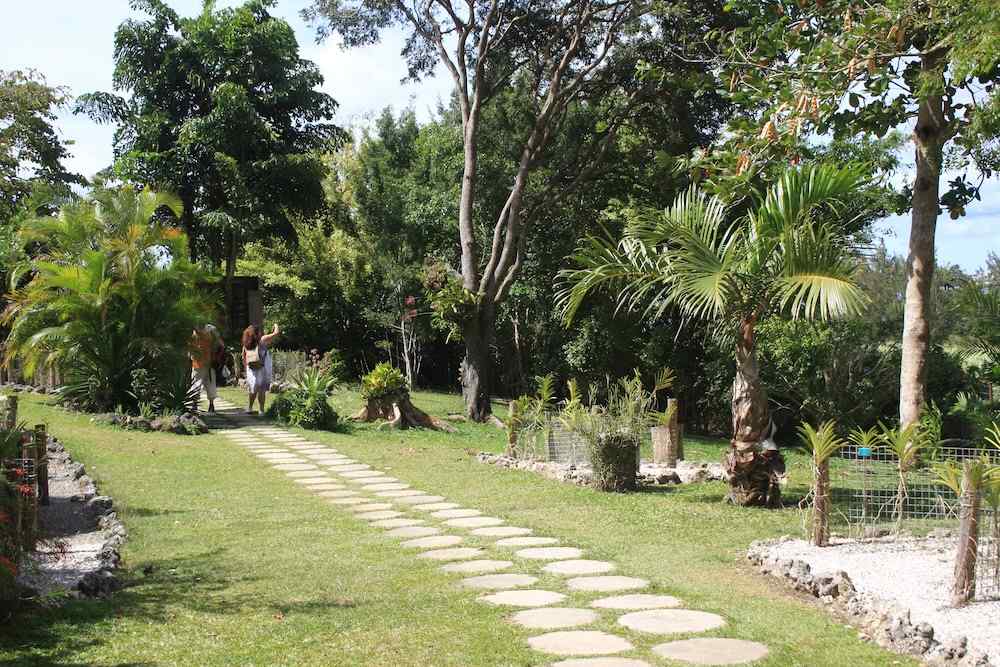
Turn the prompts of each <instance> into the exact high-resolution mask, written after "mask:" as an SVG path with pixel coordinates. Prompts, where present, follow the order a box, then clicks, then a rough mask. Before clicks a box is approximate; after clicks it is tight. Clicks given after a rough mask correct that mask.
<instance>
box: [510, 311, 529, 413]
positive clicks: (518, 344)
mask: <svg viewBox="0 0 1000 667" xmlns="http://www.w3.org/2000/svg"><path fill="white" fill-rule="evenodd" d="M511 326H512V327H513V329H514V377H515V378H516V379H515V383H516V385H517V389H516V391H515V394H518V395H520V394H523V393H525V392H527V391H528V381H527V380H528V379H527V376H525V374H524V341H523V340H522V339H521V322H520V317H519V316H518V314H517V312H516V311H515V312H514V316H513V317H512V318H511Z"/></svg>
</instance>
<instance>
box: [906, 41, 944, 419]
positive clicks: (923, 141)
mask: <svg viewBox="0 0 1000 667" xmlns="http://www.w3.org/2000/svg"><path fill="white" fill-rule="evenodd" d="M939 64H940V57H939V56H937V55H936V54H932V55H927V56H924V57H923V60H922V62H921V69H922V70H923V71H924V72H932V71H934V70H936V69H937V67H938V66H939ZM944 111H945V109H944V101H943V100H942V98H941V96H940V95H932V96H930V97H927V98H926V99H924V100H922V101H921V102H920V108H919V110H918V114H917V124H916V127H915V128H914V130H913V142H914V144H915V146H916V168H917V173H916V178H915V179H914V182H913V198H912V202H911V203H912V207H913V209H912V213H911V222H910V248H909V255H908V256H907V259H906V273H907V277H906V308H905V311H904V314H903V345H902V347H903V350H902V351H903V359H902V366H901V369H900V375H899V421H900V424H901V425H902V426H904V427H905V426H907V425H908V424H911V423H913V422H915V421H917V420H918V419H920V412H921V410H922V409H923V405H924V394H925V387H926V376H927V350H928V348H929V347H930V308H931V303H930V301H931V283H932V281H933V279H934V233H935V231H936V230H937V218H938V202H939V198H940V196H939V190H940V183H941V159H942V154H943V148H944V143H945V140H946V131H945V124H946V121H945V114H944Z"/></svg>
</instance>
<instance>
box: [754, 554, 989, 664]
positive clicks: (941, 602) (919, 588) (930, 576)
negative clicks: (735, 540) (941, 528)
mask: <svg viewBox="0 0 1000 667" xmlns="http://www.w3.org/2000/svg"><path fill="white" fill-rule="evenodd" d="M955 550H956V540H955V539H954V538H952V537H950V536H944V535H942V536H940V537H936V536H932V537H926V538H913V537H901V538H898V539H896V538H883V539H877V540H869V541H857V540H846V539H834V540H832V541H831V545H830V546H828V547H814V546H812V545H810V544H809V543H808V542H805V541H803V540H797V539H790V538H783V539H781V540H777V541H771V542H758V543H754V544H753V545H752V546H751V547H750V550H749V554H748V557H749V559H750V560H751V561H752V562H753V563H755V564H756V565H758V566H759V567H760V570H761V571H762V572H763V573H765V574H768V575H771V576H775V577H778V578H781V579H782V580H784V581H786V582H787V583H789V584H791V585H792V586H794V587H795V588H796V589H797V590H799V591H802V592H805V593H808V594H811V595H813V596H814V597H817V598H819V599H820V600H822V601H823V602H824V603H825V604H828V605H831V606H835V607H836V608H838V609H839V610H840V611H841V612H843V613H844V614H846V615H847V616H848V617H849V619H850V620H851V622H852V623H854V624H855V625H857V626H858V627H860V628H861V631H862V638H863V639H866V640H870V641H874V642H876V643H878V644H879V645H880V646H883V647H885V648H889V649H892V650H895V651H898V652H900V653H905V654H909V655H914V656H917V657H920V658H922V659H923V660H925V661H926V662H928V663H929V664H936V665H963V666H964V665H969V666H971V665H975V666H977V667H985V666H987V665H994V666H995V665H1000V631H998V628H1000V600H993V601H982V602H974V603H972V604H970V605H968V606H967V607H964V608H961V609H955V608H952V607H950V606H949V602H950V590H951V582H952V578H953V572H952V567H953V562H954V554H955Z"/></svg>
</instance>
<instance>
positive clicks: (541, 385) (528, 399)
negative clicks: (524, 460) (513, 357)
mask: <svg viewBox="0 0 1000 667" xmlns="http://www.w3.org/2000/svg"><path fill="white" fill-rule="evenodd" d="M537 380H538V393H537V394H536V395H535V396H529V395H527V394H525V395H523V396H518V397H517V398H515V399H514V400H512V401H511V402H510V404H509V405H508V406H507V417H506V419H504V420H503V424H504V428H505V429H506V431H507V455H508V456H518V455H519V454H522V453H523V449H522V448H521V447H519V445H520V443H521V438H522V437H523V436H524V435H527V434H530V433H532V432H537V431H540V430H542V429H543V428H544V427H545V424H546V420H547V415H548V413H549V411H550V410H551V408H552V406H553V404H552V399H553V396H554V393H555V392H554V389H555V377H554V376H552V375H551V374H550V375H546V376H544V377H540V378H537Z"/></svg>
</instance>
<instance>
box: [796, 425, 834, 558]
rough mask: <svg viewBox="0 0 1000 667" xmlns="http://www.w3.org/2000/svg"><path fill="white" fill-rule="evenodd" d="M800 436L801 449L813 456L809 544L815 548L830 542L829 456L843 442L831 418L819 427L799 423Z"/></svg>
mask: <svg viewBox="0 0 1000 667" xmlns="http://www.w3.org/2000/svg"><path fill="white" fill-rule="evenodd" d="M799 438H800V440H801V442H802V445H801V446H802V449H804V450H805V451H806V453H807V454H809V456H810V458H811V459H812V468H813V490H812V493H813V521H812V543H813V544H814V545H816V546H817V547H825V546H826V545H827V544H828V543H829V541H830V457H831V456H833V455H834V454H836V453H837V452H838V451H839V450H840V448H841V447H843V446H844V444H845V443H844V441H843V440H842V439H841V438H840V437H839V436H838V435H837V425H836V424H835V423H834V421H833V420H832V419H831V420H830V421H827V422H823V423H822V424H820V425H819V428H813V426H812V424H809V423H807V422H802V424H801V425H800V426H799Z"/></svg>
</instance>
